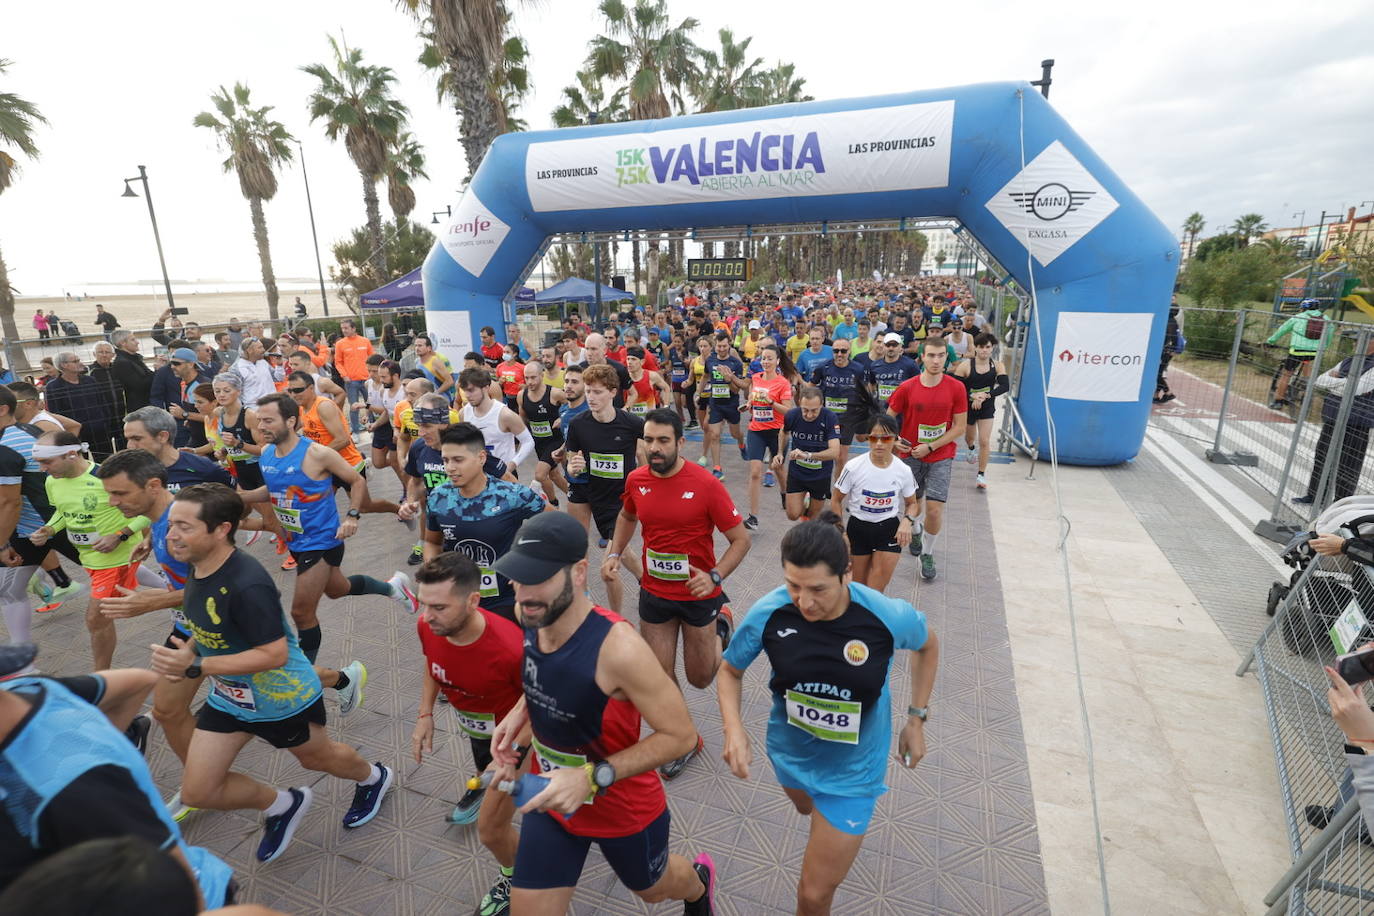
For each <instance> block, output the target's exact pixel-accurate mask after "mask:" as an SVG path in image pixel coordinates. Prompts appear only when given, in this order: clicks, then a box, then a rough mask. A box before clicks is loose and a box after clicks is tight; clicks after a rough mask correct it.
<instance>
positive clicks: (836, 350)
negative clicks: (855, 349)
mask: <svg viewBox="0 0 1374 916" xmlns="http://www.w3.org/2000/svg"><path fill="white" fill-rule="evenodd" d="M834 353H835V355H836V356H844V355H846V354H848V353H849V351H848V350H841V349H839V348H838V347H837V348H835V350H834Z"/></svg>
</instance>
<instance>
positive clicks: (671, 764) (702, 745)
mask: <svg viewBox="0 0 1374 916" xmlns="http://www.w3.org/2000/svg"><path fill="white" fill-rule="evenodd" d="M705 749H706V739H705V738H703V737H701V735H697V743H696V744H694V745H693V746H692V749H691V750H690V751H688V752H687V753H685V754H683V755H682V756H681V757H679V758H677V759H676V760H669V761H668V762H667V763H665V764H664V765H663V766H661V767H659V768H658V774H659V775H660V776H662V777H663V778H664V779H675V778H677V777H678V776H680V775H681V774H682V771H683V769H685V768H686V766H687V761H689V760H691V759H692V758H693V757H695V756H696V755H697V754H700V753H701V752H702V751H704V750H705Z"/></svg>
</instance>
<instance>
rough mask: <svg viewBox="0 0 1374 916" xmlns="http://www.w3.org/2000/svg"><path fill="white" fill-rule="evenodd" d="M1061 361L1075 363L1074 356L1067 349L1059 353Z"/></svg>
mask: <svg viewBox="0 0 1374 916" xmlns="http://www.w3.org/2000/svg"><path fill="white" fill-rule="evenodd" d="M1059 359H1060V360H1061V361H1062V362H1066V363H1071V362H1073V354H1072V353H1070V352H1069V351H1068V350H1067V349H1065V350H1060V351H1059Z"/></svg>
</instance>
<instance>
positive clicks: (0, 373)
mask: <svg viewBox="0 0 1374 916" xmlns="http://www.w3.org/2000/svg"><path fill="white" fill-rule="evenodd" d="M13 381H14V372H13V371H12V370H10V369H6V368H5V367H4V366H0V385H8V384H9V383H10V382H13Z"/></svg>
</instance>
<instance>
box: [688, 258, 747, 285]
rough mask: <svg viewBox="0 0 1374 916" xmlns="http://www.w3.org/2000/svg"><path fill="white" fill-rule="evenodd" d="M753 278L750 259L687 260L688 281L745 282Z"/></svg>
mask: <svg viewBox="0 0 1374 916" xmlns="http://www.w3.org/2000/svg"><path fill="white" fill-rule="evenodd" d="M753 276H754V261H753V259H752V258H688V260H687V279H688V280H736V281H738V282H740V283H744V282H747V281H748V280H749V279H750V278H752V277H753Z"/></svg>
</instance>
